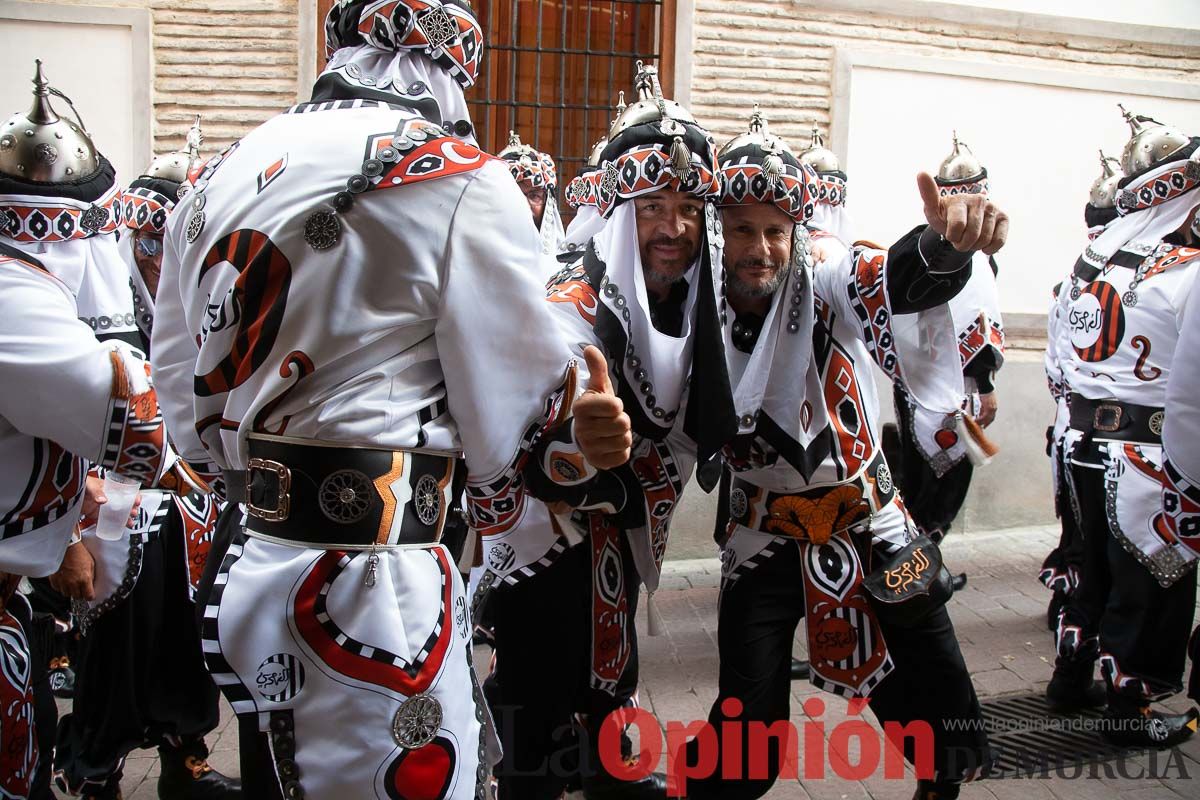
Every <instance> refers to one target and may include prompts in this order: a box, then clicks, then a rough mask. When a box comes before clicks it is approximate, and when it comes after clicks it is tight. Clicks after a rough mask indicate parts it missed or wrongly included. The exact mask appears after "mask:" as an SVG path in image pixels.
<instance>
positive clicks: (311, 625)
mask: <svg viewBox="0 0 1200 800" xmlns="http://www.w3.org/2000/svg"><path fill="white" fill-rule="evenodd" d="M424 552H426V553H428V554H429V557H430V558H433V559H436V560H437V566H438V571H439V572H440V574H441V580H442V590H441V602H440V603H439V606H438V617H437V622H436V623H435V624H434V626H433V630H432V631H430V633H429V636H428V638H426V640H425V643H424V644H423V645H422V646H421V649H420V651H418V653H417V655H416V657H415V658H413V659H412V660H409V659H406V658H404V657H402V656H399V655H396V654H395V653H392V652H389V651H388V650H385V649H384V648H382V647H375V646H373V645H369V644H366V643H364V642H360V641H358V640H356V639H354V638H352V637H351V636H349V634H347V633H346V631H344V630H343V629H342V628H341V627H340V626H339V625H338V623H337V620H335V619H334V618H333V617H332V616H331V615H330V613H329V608H328V604H327V603H328V599H329V592H330V590H331V589H332V588H333V584H334V581H336V580H337V579H338V576H339V575H341V574H342V572H344V571H345V569H346V567H348V566H349V565H350V562H351V561H353V560H354V559H355V558H363V559H365V558H369V556H370V554H369V553H367V552H365V551H363V552H357V553H350V552H346V551H343V550H330V551H329V552H327V553H325V554H323V555H322V556H321V557H320V558H318V559H317V560H316V562H315V563H314V564H313V566H312V567H311V568H310V569H309V571H308V574H307V575H305V576H304V578H303V580H302V581H301V583H300V587H299V589H297V591H296V596H295V599H294V600H293V603H292V614H293V618H294V620H295V623H296V630H297V632H298V633H299V634H300V636H301V638H302V639H304V641H305V643H306V644H307V645H308V646H309V648H311V649H312V652H313V655H314V657H315V658H317V659H318V660H319V661H321V662H322V663H323V664H325V665H326V666H327V667H329V668H330V669H332V670H334V671H335V672H337V673H339V674H341V675H344V676H346V677H348V678H352V679H354V680H356V681H360V682H362V683H365V684H372V685H375V686H381V687H383V688H385V689H388V690H390V691H391V692H394V693H398V694H402V695H405V696H409V697H411V696H412V695H416V694H420V693H422V692H424V691H426V690H428V689H429V687H430V686H431V685H432V684H433V679H434V678H436V677H437V675H438V673H439V672H441V669H442V665H443V664H444V663H445V660H446V653H447V651H448V650H449V648H450V640H451V639H453V638H454V627H453V626H452V625H450V624H449V623H450V607H451V604H452V603H453V590H454V581H453V578H452V576H451V574H450V570H451V569H453V565H451V563H450V559H449V558H448V557H447V556H446V553H445V551H444V550H443V548H440V547H439V548H432V549H429V550H426V551H424Z"/></svg>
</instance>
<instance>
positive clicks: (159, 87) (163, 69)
mask: <svg viewBox="0 0 1200 800" xmlns="http://www.w3.org/2000/svg"><path fill="white" fill-rule="evenodd" d="M307 1H308V2H311V0H307ZM34 2H46V3H53V4H56V5H72V6H90V7H93V8H105V7H123V8H145V9H148V10H149V12H150V20H151V22H150V31H151V37H152V41H151V43H150V47H151V57H152V61H153V64H152V68H151V75H152V76H153V81H154V87H153V91H152V92H151V97H152V101H153V105H154V107H153V125H152V131H153V136H154V152H156V153H163V152H168V151H170V150H175V149H178V148H180V147H182V146H183V141H184V135H185V134H186V133H187V130H188V128H190V127H191V125H192V121H193V120H194V119H195V115H196V114H197V113H199V114H200V115H201V116H202V117H203V125H204V153H205V154H206V155H211V154H212V153H214V152H219V151H221V150H223V149H224V148H225V147H226V146H228V145H229V144H230V143H231V142H233V141H235V140H237V139H240V138H241V137H242V136H244V135H245V134H246V133H247V132H248V131H250V130H251V129H252V128H254V127H255V126H256V125H258V124H259V123H260V122H263V121H264V120H266V119H268V118H269V117H271V116H273V115H274V114H275V113H276V112H278V111H279V110H280V109H282V108H286V107H287V106H290V105H292V104H293V103H295V102H296V88H297V75H298V63H299V62H298V59H299V58H300V57H301V56H300V48H299V42H298V35H299V19H300V13H299V9H300V5H301V3H303V2H306V0H102V2H95V0H34Z"/></svg>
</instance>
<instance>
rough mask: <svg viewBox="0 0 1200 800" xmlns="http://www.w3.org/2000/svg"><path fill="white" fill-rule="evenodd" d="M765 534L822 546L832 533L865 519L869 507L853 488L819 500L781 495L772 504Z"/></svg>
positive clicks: (859, 492) (838, 489) (840, 488)
mask: <svg viewBox="0 0 1200 800" xmlns="http://www.w3.org/2000/svg"><path fill="white" fill-rule="evenodd" d="M768 513H769V514H770V516H769V517H768V518H767V530H768V531H770V532H771V533H775V534H778V535H780V536H790V537H792V538H793V539H805V540H807V541H810V542H812V543H813V544H825V543H826V542H828V541H829V538H830V537H831V536H833V534H834V532H835V531H840V530H844V529H845V528H847V527H849V526H850V525H853V524H854V523H855V522H858V521H859V520H860V519H863V518H865V517H866V516H867V515H868V514H869V513H870V506H869V505H868V504H867V501H866V500H865V499H863V496H862V492H861V491H859V489H858V487H855V486H838V487H836V488H834V489H832V490H830V491H829V492H827V493H826V494H824V495H822V496H821V497H818V498H808V497H798V496H796V495H784V496H782V497H777V498H775V499H774V500H772V501H771V505H770V508H769V509H768Z"/></svg>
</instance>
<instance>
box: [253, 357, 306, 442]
mask: <svg viewBox="0 0 1200 800" xmlns="http://www.w3.org/2000/svg"><path fill="white" fill-rule="evenodd" d="M316 369H317V367H316V365H315V364H313V360H312V358H310V357H309V355H308V354H307V353H305V352H304V351H303V350H293V351H292V352H290V353H288V354H287V355H286V356H284V357H283V363H282V364H280V365H279V377H281V378H283V379H285V380H288V379H291V378H292V377H293V376H294V377H295V380H293V381H292V383H291V384H290V385H289V386H287V387H286V388H285V389H284V390H283V391H282V392H280V393H279V394H277V395H276V396H275V397H274V398H272V399H271V400H270V401H269V402H267V403H266V404H265V405H263V407H262V409H261V410H259V412H258V413H257V414H255V415H254V431H255V432H256V433H269V434H272V435H274V436H283V434H284V433H285V432H286V431H287V426H288V422H290V421H291V419H292V415H291V414H285V415H284V416H283V418H282V419H280V420H279V424H278V425H277V426H276V427H275V429H274V430H272V429H271V428H268V427H267V420H268V419H270V417H271V415H272V414H274V413H275V410H276V409H278V408H279V406H280V405H281V404H282V403H283V401H284V400H287V398H288V395H290V394H291V393H292V392H293V391H295V389H296V387H297V386H298V385H299V384H300V381H302V380H303V379H304V378H307V377H308V376H309V375H311V374H313V373H314V372H315V371H316Z"/></svg>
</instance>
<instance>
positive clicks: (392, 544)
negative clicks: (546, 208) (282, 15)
mask: <svg viewBox="0 0 1200 800" xmlns="http://www.w3.org/2000/svg"><path fill="white" fill-rule="evenodd" d="M325 30H326V40H327V42H328V43H329V61H328V64H327V67H326V69H325V71H324V72H323V73H322V75H321V76H320V77H319V78H318V80H317V82H316V85H315V86H314V90H313V98H312V101H311V102H307V103H302V104H300V105H298V106H295V107H293V108H291V109H288V110H287V111H285V112H283V113H281V114H280V115H278V116H276V117H274V118H273V119H271V120H269V121H267V122H266V123H264V124H263V125H262V126H260V127H259V128H257V129H256V130H254V131H252V132H251V133H250V134H248V135H247V136H246V137H245V138H244V139H242V140H241V141H240V142H239V143H237V144H235V145H233V146H232V147H231V148H229V149H228V150H227V151H226V152H225V153H224V154H222V155H221V156H218V157H217V158H214V159H213V160H211V161H209V162H208V164H207V165H206V166H205V169H204V170H203V171H202V172H201V174H200V175H199V176H198V177H197V178H196V180H195V181H194V187H193V189H192V191H191V193H190V194H189V195H188V196H187V198H186V208H181V209H180V210H177V211H176V213H175V214H174V215H173V216H172V221H171V223H170V224H169V226H168V231H167V236H166V240H165V257H164V262H163V272H162V279H161V283H160V287H159V293H158V299H157V306H156V312H157V314H156V316H157V319H156V324H155V327H154V335H153V339H152V343H153V354H154V356H153V358H154V365H155V370H156V375H157V376H158V379H159V380H161V381H162V383H163V385H164V394H167V393H169V394H170V396H171V402H170V404H169V407H168V408H167V414H168V416H169V417H170V418H171V419H172V420H173V421H175V422H177V423H178V424H179V425H181V426H183V425H186V426H187V427H188V428H189V429H190V432H191V433H192V435H191V436H188V437H182V440H181V441H180V443H179V444H180V446H181V447H183V448H185V449H186V450H187V451H188V453H189V454H195V455H196V456H203V455H208V456H209V457H211V458H212V459H214V460H215V461H217V462H218V464H219V465H220V466H221V467H222V468H223V469H225V470H226V471H227V472H226V475H227V485H228V488H227V490H228V493H229V497H230V500H231V501H235V502H236V503H238V504H240V507H241V508H244V510H245V517H244V526H243V524H242V521H243V519H242V518H239V515H237V514H235V513H230V514H226V515H225V516H223V517H222V518H221V520H220V522H219V524H218V529H217V534H216V539H215V541H214V548H213V551H212V553H211V554H210V560H209V569H208V570H207V571H206V574H205V579H204V581H203V582H202V585H201V602H203V603H204V604H205V610H204V619H203V635H204V639H205V653H206V657H207V659H208V664H209V667H210V669H211V670H212V672H213V675H214V678H215V679H216V681H217V683H218V685H219V686H220V687H221V689H222V691H223V692H224V694H225V696H226V698H227V699H228V700H229V701H230V703H231V705H232V706H233V709H234V710H235V711H236V712H237V713H238V715H239V722H240V725H241V732H242V737H243V753H242V776H243V782H244V785H245V791H246V794H247V796H250V797H255V798H270V797H280V796H282V797H284V798H289V800H290V798H299V797H305V798H309V799H310V800H348V798H355V800H358V799H359V798H367V797H371V798H406V797H414V796H419V797H429V798H453V800H466V798H477V797H482V796H484V792H485V791H486V784H485V781H486V778H487V775H488V771H489V766H490V761H491V760H492V757H493V755H494V753H491V752H490V749H489V747H488V742H489V738H488V736H487V727H488V725H487V713H486V709H485V708H484V706H483V703H482V698H481V696H480V692H479V691H478V688H477V686H476V684H475V681H474V675H473V670H472V668H471V663H470V652H469V650H470V615H469V612H468V609H467V602H466V597H465V596H464V591H463V585H462V581H461V578H460V577H459V574H458V570H457V569H456V565H455V563H454V557H453V555H452V554H450V553H448V552H447V549H446V547H445V546H444V545H443V544H441V543H440V541H439V537H440V536H441V534H442V530H443V526H444V524H445V521H446V515H447V512H448V510H449V509H450V504H451V500H452V499H453V498H454V497H455V496H456V495H457V494H458V493H459V492H460V491H461V490H462V487H463V484H464V482H465V483H466V485H467V487H468V490H469V491H468V503H469V512H470V514H471V516H472V521H473V525H474V527H476V528H477V529H479V530H481V531H483V532H496V531H502V530H505V529H506V528H507V527H508V526H510V525H512V524H514V523H515V522H516V521H517V520H519V519H520V518H521V516H522V515H523V514H524V513H525V507H526V503H525V499H524V495H523V492H522V485H521V482H520V480H519V479H518V476H519V474H520V470H521V468H522V465H523V460H524V459H525V457H526V448H527V447H528V445H529V444H530V442H532V440H533V439H534V438H535V436H536V435H537V433H538V431H539V430H540V429H541V427H542V426H543V425H544V424H545V423H546V422H547V420H548V418H550V417H551V416H552V415H553V414H555V413H556V412H558V411H559V410H560V409H559V407H558V405H557V403H558V402H559V401H560V400H562V398H563V397H564V396H565V395H564V394H563V393H561V392H560V390H561V389H563V388H564V386H563V383H564V376H565V375H566V374H567V367H568V364H569V362H570V361H571V355H570V353H569V351H568V350H567V348H566V347H565V346H564V345H560V344H559V341H558V339H557V337H556V336H555V326H554V322H553V320H552V319H551V317H550V314H549V311H548V309H547V307H546V304H545V302H544V301H543V300H541V299H540V298H541V294H542V292H541V290H540V287H539V285H538V282H537V281H536V279H535V278H534V276H533V272H534V269H535V265H536V264H537V262H538V259H539V258H540V257H541V245H540V242H539V241H538V240H537V235H536V232H535V229H534V228H533V227H532V226H530V225H521V226H514V225H513V224H512V220H513V219H516V218H517V217H519V216H527V215H528V213H529V210H528V206H527V204H526V203H525V200H524V198H523V197H522V196H521V193H520V191H519V190H518V189H517V187H516V185H515V184H514V182H513V180H512V177H511V175H510V174H509V173H508V170H507V168H506V166H505V165H504V164H503V162H501V161H499V160H498V159H495V158H493V157H491V156H488V155H487V154H485V153H483V152H481V151H480V150H479V149H478V148H477V147H476V146H475V145H474V143H473V139H472V136H471V132H472V128H471V123H470V119H469V116H468V111H467V106H466V102H465V99H464V97H463V88H464V87H466V86H470V85H471V84H472V83H473V82H474V80H475V79H476V77H477V74H478V68H479V62H480V59H481V57H482V51H483V37H482V33H481V31H480V29H479V26H478V24H477V22H476V20H475V18H474V16H473V15H472V13H471V11H470V9H469V8H467V7H466V6H465V5H462V4H460V3H457V2H440V0H387V1H384V0H352V1H351V2H343V3H339V4H337V5H335V6H334V7H333V9H332V10H331V11H330V14H329V17H328V18H327V20H326V28H325ZM567 388H569V387H567ZM460 454H461V455H465V460H466V469H467V473H464V471H463V470H462V468H461V464H460V463H459V461H458V459H459V456H460ZM231 508H232V509H235V510H236V509H237V508H239V506H238V505H234V504H233V503H231ZM214 564H217V565H219V566H214ZM247 742H250V744H247Z"/></svg>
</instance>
